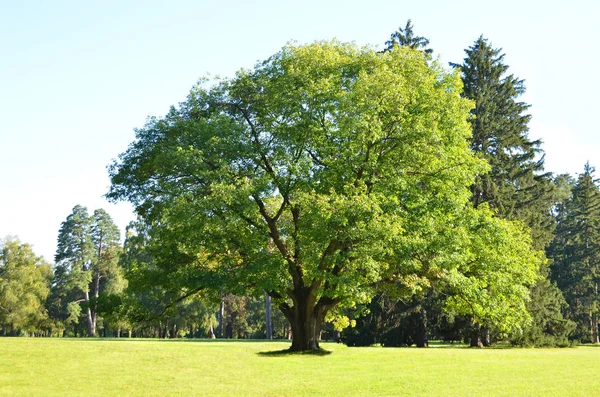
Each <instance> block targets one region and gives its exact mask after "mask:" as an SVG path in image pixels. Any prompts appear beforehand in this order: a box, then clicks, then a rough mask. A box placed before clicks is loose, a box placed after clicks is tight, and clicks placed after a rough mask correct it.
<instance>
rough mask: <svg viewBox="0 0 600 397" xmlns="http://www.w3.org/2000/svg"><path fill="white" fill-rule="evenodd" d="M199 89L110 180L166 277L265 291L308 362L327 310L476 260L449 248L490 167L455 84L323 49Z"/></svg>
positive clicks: (140, 133)
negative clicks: (479, 178) (154, 246)
mask: <svg viewBox="0 0 600 397" xmlns="http://www.w3.org/2000/svg"><path fill="white" fill-rule="evenodd" d="M204 83H205V82H201V83H200V84H199V85H198V86H196V87H194V88H193V89H192V91H191V93H190V95H189V97H188V99H187V101H185V102H184V103H182V104H181V105H180V106H179V107H178V108H172V109H171V111H170V112H169V114H168V115H167V116H166V117H164V118H163V119H157V118H153V119H150V120H149V121H148V123H147V124H146V126H145V127H144V128H141V129H139V130H137V131H136V140H135V141H134V142H133V143H132V144H131V145H130V147H129V149H128V150H127V151H126V152H125V153H123V154H121V155H120V157H119V160H118V161H116V162H114V163H113V164H112V165H111V166H110V171H109V172H110V176H111V180H112V186H111V188H110V191H109V193H108V197H109V198H110V199H112V200H128V201H130V202H132V203H133V204H134V206H135V208H136V212H137V214H138V216H139V217H140V220H141V221H143V222H145V223H146V225H148V228H149V233H150V237H151V239H153V240H155V241H160V242H161V244H160V249H159V250H157V252H156V255H155V257H154V258H155V261H156V266H158V267H159V268H161V269H162V270H163V271H164V272H165V276H164V277H172V275H173V274H181V273H182V269H183V272H186V269H193V272H192V273H187V272H186V274H188V275H189V274H194V275H195V276H194V277H189V278H188V281H189V282H190V284H189V287H188V291H189V293H195V292H196V291H198V290H200V289H202V288H213V289H218V288H221V289H222V290H227V291H232V292H236V290H243V289H244V288H250V289H252V290H254V292H255V294H256V295H258V294H260V293H262V291H263V290H264V291H267V293H268V294H269V295H270V296H271V297H272V299H273V302H274V304H275V305H276V306H277V307H278V308H279V309H280V310H281V311H282V312H283V314H284V315H285V317H286V318H287V319H288V321H289V322H290V325H291V328H292V334H293V340H292V346H291V350H293V351H306V350H315V349H318V348H319V345H318V337H319V334H320V327H321V324H322V323H323V321H324V319H325V317H326V315H327V314H328V313H329V312H331V311H332V310H335V309H339V308H341V307H351V306H354V305H356V304H358V303H361V302H368V301H369V300H370V298H371V297H372V296H373V294H374V292H375V289H376V287H377V286H379V285H381V284H382V283H386V282H396V283H399V284H401V287H402V288H404V289H405V290H406V291H409V292H410V291H414V290H416V289H418V288H420V287H421V286H422V285H424V284H427V283H429V280H431V279H444V278H446V277H451V279H452V280H454V279H455V278H456V277H457V276H458V275H459V274H460V271H461V270H460V269H461V261H462V260H466V259H467V258H463V257H462V256H461V254H460V252H458V253H457V252H456V251H455V248H456V246H452V245H444V244H442V242H445V241H447V240H448V239H452V238H453V237H456V236H457V235H460V236H463V235H465V231H464V230H463V231H462V232H461V233H457V231H458V229H461V228H462V227H461V225H460V222H462V217H463V216H466V215H467V214H468V213H469V211H466V210H468V206H467V205H466V203H467V201H468V197H469V190H468V187H469V186H470V185H471V184H472V181H473V178H474V175H475V174H476V173H478V172H480V171H482V170H484V169H485V164H484V163H483V162H481V161H480V160H478V159H477V158H476V157H475V156H473V155H472V153H471V151H470V150H469V147H468V143H467V138H468V137H469V127H468V122H467V116H468V112H469V109H470V106H471V105H470V102H469V101H467V100H464V99H462V98H461V97H460V81H459V77H458V75H456V74H447V73H445V72H444V71H443V70H442V69H441V68H440V67H439V66H437V65H435V64H434V65H433V66H430V65H429V64H428V60H427V59H426V57H425V55H424V54H423V53H421V52H418V51H414V50H411V49H409V48H398V49H397V50H395V51H392V52H386V53H376V52H375V51H373V50H371V49H368V48H357V47H356V46H354V45H351V44H342V43H338V42H325V43H323V42H322V43H315V44H313V45H308V46H288V47H285V48H284V49H283V50H282V51H280V52H279V53H277V54H275V55H274V56H272V57H271V58H269V59H268V60H267V61H265V62H262V63H260V64H259V65H257V66H256V67H255V69H253V70H251V71H240V72H238V74H237V75H236V77H235V78H233V79H230V80H224V81H221V82H219V83H217V84H215V85H213V86H212V87H210V88H204ZM465 211H466V212H465ZM486 214H487V215H486V216H488V215H489V214H488V213H487V212H486ZM453 229H454V230H453ZM517 236H520V235H518V234H517ZM503 237H506V236H503ZM467 240H468V239H467ZM269 241H272V244H273V247H274V249H272V250H271V249H269V245H270V243H269ZM490 243H491V244H494V243H495V242H490ZM513 243H515V242H513ZM515 244H516V243H515ZM523 244H526V243H523ZM509 248H514V247H509ZM520 248H521V250H520V251H519V252H525V251H526V250H527V247H526V246H525V245H523V246H521V247H520ZM490 250H493V247H490ZM508 256H509V257H510V258H511V260H512V255H508ZM529 259H530V255H527V256H526V257H525V259H524V260H523V261H522V266H521V268H522V269H524V270H521V272H525V273H527V272H529V271H530V270H531V266H533V267H535V266H537V265H538V264H537V263H534V262H535V261H529ZM511 269H512V268H511ZM513 270H514V273H510V272H508V273H507V274H508V275H509V276H510V277H511V282H512V281H514V282H515V283H517V284H518V285H521V282H520V281H518V277H517V278H515V280H512V276H513V275H515V276H520V275H521V274H520V273H519V270H517V269H513ZM524 279H525V280H527V279H528V278H527V277H524ZM452 280H451V281H452ZM525 282H526V281H525ZM224 286H226V288H225V287H224ZM457 287H458V286H457Z"/></svg>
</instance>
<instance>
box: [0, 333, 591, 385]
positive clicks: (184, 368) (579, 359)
mask: <svg viewBox="0 0 600 397" xmlns="http://www.w3.org/2000/svg"><path fill="white" fill-rule="evenodd" d="M288 346H289V345H288V343H285V342H264V341H223V342H221V341H168V340H167V341H163V340H139V339H121V340H115V339H112V340H101V339H58V338H57V339H46V338H44V339H42V338H0V395H9V396H12V395H15V396H178V395H185V396H204V395H206V396H209V395H210V396H403V395H407V396H584V395H585V396H590V395H596V394H598V393H599V392H600V347H595V346H582V347H577V348H566V349H516V348H515V349H468V348H464V347H458V346H455V347H448V346H444V347H432V348H428V349H416V348H381V347H369V348H348V347H346V346H344V345H338V344H323V347H325V349H327V350H329V351H331V352H332V354H329V355H323V356H315V355H269V354H262V353H264V352H270V351H277V350H282V349H285V348H287V347H288Z"/></svg>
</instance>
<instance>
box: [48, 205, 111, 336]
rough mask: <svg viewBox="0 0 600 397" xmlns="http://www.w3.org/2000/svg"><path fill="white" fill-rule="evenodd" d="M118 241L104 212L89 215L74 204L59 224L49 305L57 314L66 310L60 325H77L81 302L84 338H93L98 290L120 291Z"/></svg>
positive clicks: (99, 291) (83, 208)
mask: <svg viewBox="0 0 600 397" xmlns="http://www.w3.org/2000/svg"><path fill="white" fill-rule="evenodd" d="M119 239H120V236H119V230H118V229H117V227H116V225H115V224H114V222H113V221H112V219H111V217H110V216H109V215H108V213H106V211H104V210H96V211H95V212H94V215H93V216H90V215H89V214H88V210H87V208H86V207H83V206H81V205H77V206H75V207H74V208H73V211H72V213H71V214H70V215H69V216H68V217H67V219H66V220H65V221H64V222H63V223H62V224H61V228H60V231H59V234H58V245H57V250H56V255H55V257H54V260H55V262H56V268H55V283H54V288H53V290H54V291H55V292H54V293H53V301H54V303H53V305H54V306H55V308H56V309H57V311H60V309H61V308H62V309H63V310H65V309H66V311H67V313H65V314H63V315H62V316H61V317H62V319H63V321H64V322H66V323H77V322H78V318H77V317H78V316H79V312H80V309H79V307H78V304H79V303H83V302H84V303H85V311H86V318H87V331H88V336H95V335H96V324H97V318H98V313H97V310H96V302H97V300H98V297H99V295H100V293H101V291H102V290H104V289H106V288H107V287H108V286H111V287H112V288H113V289H114V290H119V289H122V285H121V286H119V284H122V282H121V281H120V280H122V276H121V274H120V270H119V268H118V258H119V251H120V242H119ZM73 297H78V298H77V299H75V300H73Z"/></svg>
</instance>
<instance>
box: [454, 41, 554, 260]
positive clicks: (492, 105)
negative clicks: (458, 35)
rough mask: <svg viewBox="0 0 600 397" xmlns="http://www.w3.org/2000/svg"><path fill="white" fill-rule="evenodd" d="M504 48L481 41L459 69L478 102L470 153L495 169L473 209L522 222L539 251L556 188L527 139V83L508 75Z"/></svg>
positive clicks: (536, 145) (476, 192)
mask: <svg viewBox="0 0 600 397" xmlns="http://www.w3.org/2000/svg"><path fill="white" fill-rule="evenodd" d="M501 51H502V49H495V48H493V47H492V45H491V44H490V43H488V41H487V39H485V38H483V37H479V38H478V39H477V40H476V41H475V43H474V44H473V46H471V47H469V48H468V49H466V50H465V52H466V54H467V56H466V58H465V59H464V61H463V63H462V64H460V65H459V64H452V65H453V66H454V67H457V68H460V71H461V74H462V80H463V83H464V96H465V97H466V98H469V99H471V100H473V101H474V102H475V108H474V109H472V111H471V114H472V116H473V117H472V118H471V125H472V128H473V137H472V139H471V148H472V150H473V151H474V152H475V153H476V154H477V155H478V156H480V157H482V158H484V159H485V160H486V161H487V162H488V163H489V164H490V166H491V170H490V172H489V173H487V174H481V175H478V176H477V179H476V182H475V184H474V185H473V187H472V202H473V205H474V206H475V207H478V206H479V205H480V204H481V203H488V204H489V205H490V207H491V208H493V209H494V210H495V211H496V212H497V214H498V215H500V216H501V217H503V218H508V219H514V220H520V221H522V222H523V223H525V225H527V226H528V227H529V228H531V232H532V236H533V242H534V244H535V248H536V249H543V248H544V247H545V246H546V244H548V242H549V241H550V239H551V238H552V237H551V233H552V230H553V227H554V225H553V219H552V216H551V212H550V209H551V207H552V205H553V204H554V200H555V196H554V184H553V183H552V179H551V174H550V173H544V157H543V150H542V149H541V144H542V142H541V140H530V139H529V137H528V131H529V126H528V124H529V121H530V120H531V115H530V114H528V113H527V111H528V109H529V107H530V105H528V104H526V103H524V102H520V101H519V97H520V96H521V95H522V94H523V93H524V92H525V85H524V82H523V80H521V79H519V78H517V77H515V76H514V75H512V74H507V72H508V65H506V64H504V54H502V53H501Z"/></svg>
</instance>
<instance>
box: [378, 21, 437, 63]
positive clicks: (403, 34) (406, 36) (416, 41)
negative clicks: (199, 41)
mask: <svg viewBox="0 0 600 397" xmlns="http://www.w3.org/2000/svg"><path fill="white" fill-rule="evenodd" d="M413 27H414V26H413V24H412V21H411V20H410V19H409V20H408V21H406V26H405V27H404V28H402V27H399V28H398V30H397V31H396V32H394V33H392V34H391V36H390V39H389V40H388V41H386V42H385V45H386V47H385V49H384V50H383V51H384V52H385V51H392V50H393V49H394V46H398V47H409V48H411V49H413V50H420V51H423V52H424V53H425V54H427V55H428V56H430V55H431V54H432V53H433V50H432V49H431V48H427V46H428V45H429V40H428V39H426V38H425V37H422V36H415V34H414V32H413Z"/></svg>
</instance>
